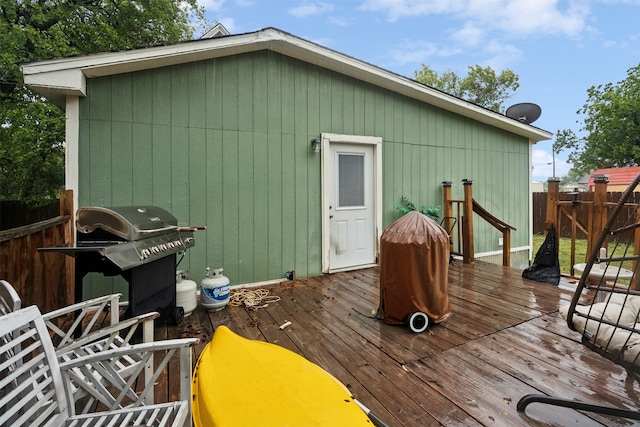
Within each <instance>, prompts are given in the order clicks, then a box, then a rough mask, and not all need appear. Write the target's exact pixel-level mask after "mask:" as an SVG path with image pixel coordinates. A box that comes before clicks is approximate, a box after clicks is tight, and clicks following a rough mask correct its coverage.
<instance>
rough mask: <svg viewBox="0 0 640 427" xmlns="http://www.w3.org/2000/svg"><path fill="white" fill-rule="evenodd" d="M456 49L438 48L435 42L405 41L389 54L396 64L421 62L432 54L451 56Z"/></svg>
mask: <svg viewBox="0 0 640 427" xmlns="http://www.w3.org/2000/svg"><path fill="white" fill-rule="evenodd" d="M456 53H458V50H455V49H454V50H448V49H442V48H439V47H438V46H437V45H436V44H435V43H431V42H427V41H405V42H404V43H402V44H401V45H400V46H399V47H397V48H395V49H392V50H391V52H389V55H390V56H391V57H392V58H393V60H394V61H395V63H397V64H401V65H404V64H423V63H427V62H428V61H427V59H429V58H432V57H434V56H438V57H446V56H453V55H455V54H456Z"/></svg>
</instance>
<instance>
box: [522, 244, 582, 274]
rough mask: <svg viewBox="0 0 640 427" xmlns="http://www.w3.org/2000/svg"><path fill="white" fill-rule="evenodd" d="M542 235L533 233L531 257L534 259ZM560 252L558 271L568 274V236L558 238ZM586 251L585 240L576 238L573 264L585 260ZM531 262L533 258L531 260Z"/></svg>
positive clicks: (569, 245) (569, 251) (569, 250)
mask: <svg viewBox="0 0 640 427" xmlns="http://www.w3.org/2000/svg"><path fill="white" fill-rule="evenodd" d="M544 237H545V236H544V235H542V234H535V235H534V236H533V258H534V259H535V256H536V253H537V252H538V248H540V246H542V243H544ZM559 249H560V254H559V256H558V258H559V260H560V272H561V273H562V274H570V273H571V239H569V238H560V243H559ZM586 253H587V241H586V240H584V239H583V240H576V255H575V264H579V263H581V262H586ZM531 262H532V263H533V260H531Z"/></svg>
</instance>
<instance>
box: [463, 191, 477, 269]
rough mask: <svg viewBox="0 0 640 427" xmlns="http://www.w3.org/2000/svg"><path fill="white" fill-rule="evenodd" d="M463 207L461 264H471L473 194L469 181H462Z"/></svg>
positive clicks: (473, 255) (472, 256)
mask: <svg viewBox="0 0 640 427" xmlns="http://www.w3.org/2000/svg"><path fill="white" fill-rule="evenodd" d="M462 183H463V184H464V206H463V208H462V212H463V213H462V262H463V263H464V264H473V262H474V259H475V254H474V252H473V250H474V249H473V192H472V189H471V184H472V183H473V181H471V180H470V179H463V180H462Z"/></svg>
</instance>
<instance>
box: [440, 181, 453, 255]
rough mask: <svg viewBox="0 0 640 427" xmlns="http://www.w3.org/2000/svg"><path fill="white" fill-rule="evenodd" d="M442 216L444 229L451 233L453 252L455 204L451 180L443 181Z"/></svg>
mask: <svg viewBox="0 0 640 427" xmlns="http://www.w3.org/2000/svg"><path fill="white" fill-rule="evenodd" d="M442 198H443V200H442V216H443V219H444V221H443V222H442V225H444V229H445V230H446V231H447V233H449V252H453V239H452V237H451V232H452V231H453V230H452V229H453V204H452V203H451V181H442Z"/></svg>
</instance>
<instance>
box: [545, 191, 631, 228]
mask: <svg viewBox="0 0 640 427" xmlns="http://www.w3.org/2000/svg"><path fill="white" fill-rule="evenodd" d="M593 196H594V193H593V192H590V191H584V192H580V193H558V201H560V202H572V204H574V205H575V212H576V219H577V220H578V222H580V223H581V224H588V223H589V215H590V210H591V209H592V206H593ZM620 196H622V192H607V194H606V197H607V199H606V200H607V203H608V204H614V203H616V202H617V201H618V200H620ZM639 200H640V193H633V195H632V196H631V198H630V199H629V202H628V203H634V204H635V203H637V202H638V201H639ZM546 212H547V193H546V192H544V193H533V234H544V233H545V231H546V230H545V221H546ZM625 220H626V217H622V213H621V216H620V217H618V221H620V224H623V223H624V221H625ZM557 231H558V232H559V233H560V234H559V235H560V236H561V237H571V223H570V222H568V221H562V222H561V223H560V229H559V230H557ZM577 238H578V239H586V238H587V235H586V234H585V233H584V232H583V231H582V230H580V229H579V228H578V230H577Z"/></svg>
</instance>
